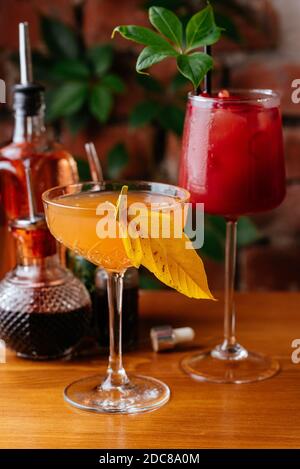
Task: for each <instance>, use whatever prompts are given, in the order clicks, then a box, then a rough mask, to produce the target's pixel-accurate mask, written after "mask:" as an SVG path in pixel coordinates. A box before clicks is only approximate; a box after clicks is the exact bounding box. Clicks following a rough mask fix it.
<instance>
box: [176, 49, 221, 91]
mask: <svg viewBox="0 0 300 469" xmlns="http://www.w3.org/2000/svg"><path fill="white" fill-rule="evenodd" d="M212 66H213V60H212V58H211V57H210V56H209V55H207V54H204V53H203V52H193V53H192V54H190V55H184V54H181V55H179V56H178V57H177V67H178V70H179V71H180V72H181V73H182V75H183V76H185V77H186V78H188V80H190V81H191V82H192V83H193V85H194V88H195V89H196V88H197V87H198V86H199V85H200V82H201V80H202V78H203V77H204V76H205V74H206V73H207V72H208V71H209V70H210V69H211V68H212Z"/></svg>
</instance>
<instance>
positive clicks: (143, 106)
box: [129, 101, 160, 127]
mask: <svg viewBox="0 0 300 469" xmlns="http://www.w3.org/2000/svg"><path fill="white" fill-rule="evenodd" d="M159 112H160V107H159V106H158V104H157V103H155V102H153V101H143V102H141V103H139V104H138V105H137V106H136V107H135V108H134V109H133V111H132V113H131V115H130V117H129V124H130V126H131V127H142V126H143V125H145V124H148V123H149V122H151V121H152V120H153V119H154V118H155V117H156V116H157V115H158V113H159Z"/></svg>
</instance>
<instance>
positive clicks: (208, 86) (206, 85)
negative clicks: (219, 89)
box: [204, 46, 212, 95]
mask: <svg viewBox="0 0 300 469" xmlns="http://www.w3.org/2000/svg"><path fill="white" fill-rule="evenodd" d="M204 52H205V54H207V55H211V46H204ZM204 91H205V93H207V94H208V95H211V91H212V87H211V70H209V71H208V72H207V74H206V75H205V77H204Z"/></svg>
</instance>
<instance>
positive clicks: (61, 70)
mask: <svg viewBox="0 0 300 469" xmlns="http://www.w3.org/2000/svg"><path fill="white" fill-rule="evenodd" d="M89 75H90V71H89V68H88V67H87V66H86V65H85V64H84V63H83V62H80V60H75V59H65V60H61V61H58V62H56V63H55V64H54V66H53V68H52V76H56V77H57V78H60V79H62V80H68V79H69V80H72V81H74V80H86V79H87V78H88V77H89Z"/></svg>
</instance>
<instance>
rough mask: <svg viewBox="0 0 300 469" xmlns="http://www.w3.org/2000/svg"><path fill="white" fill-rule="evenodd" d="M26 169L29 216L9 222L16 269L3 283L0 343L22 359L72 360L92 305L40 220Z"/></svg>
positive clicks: (27, 164)
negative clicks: (62, 261)
mask: <svg viewBox="0 0 300 469" xmlns="http://www.w3.org/2000/svg"><path fill="white" fill-rule="evenodd" d="M24 166H26V168H25V171H26V181H27V182H26V184H27V187H26V192H27V194H28V206H29V216H28V217H26V218H19V219H15V220H13V221H12V222H10V228H11V231H12V235H13V237H14V238H15V239H16V244H17V259H18V261H17V265H16V267H15V268H14V269H13V270H12V271H11V272H9V273H8V274H7V275H6V276H5V278H4V279H3V280H2V281H1V282H0V337H1V339H3V340H4V341H5V343H6V344H7V345H8V346H9V347H10V348H12V349H13V350H15V351H16V352H17V354H18V355H20V356H22V357H24V358H31V359H40V360H43V359H53V358H58V357H61V356H64V355H69V354H70V353H71V352H72V351H74V349H75V347H76V346H77V345H78V344H79V342H80V340H81V339H82V338H83V337H85V336H86V334H87V333H88V331H89V327H90V323H91V300H90V296H89V294H88V291H87V290H86V288H85V287H84V285H83V284H82V283H81V282H80V281H79V280H78V279H77V278H76V277H75V276H74V275H73V274H72V273H71V272H70V271H69V270H67V269H65V268H64V267H63V266H62V265H61V264H60V262H59V258H58V254H57V245H56V241H55V240H54V238H53V237H52V235H51V234H50V232H49V230H48V228H47V225H46V221H45V216H44V214H42V215H41V214H37V213H36V207H35V201H34V197H33V191H32V182H31V178H30V167H29V163H28V161H27V162H25V163H24Z"/></svg>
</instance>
